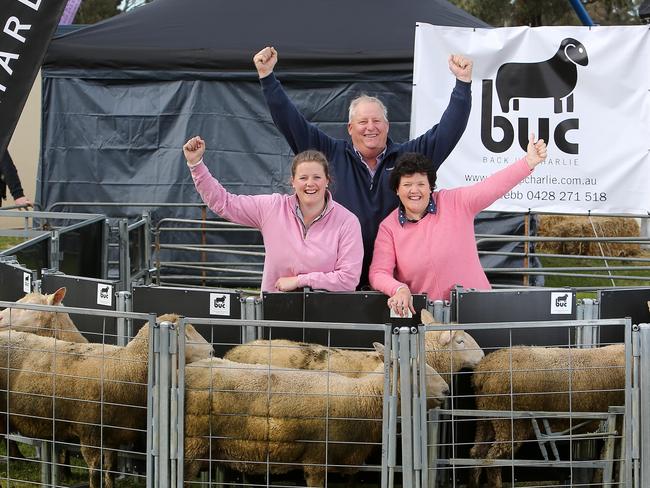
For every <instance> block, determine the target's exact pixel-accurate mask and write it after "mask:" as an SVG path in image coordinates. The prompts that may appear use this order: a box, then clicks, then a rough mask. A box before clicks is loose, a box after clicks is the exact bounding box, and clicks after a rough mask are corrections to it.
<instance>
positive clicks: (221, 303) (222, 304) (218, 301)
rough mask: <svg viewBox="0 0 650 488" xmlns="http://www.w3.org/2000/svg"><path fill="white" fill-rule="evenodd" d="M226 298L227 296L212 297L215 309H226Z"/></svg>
mask: <svg viewBox="0 0 650 488" xmlns="http://www.w3.org/2000/svg"><path fill="white" fill-rule="evenodd" d="M226 298H227V296H226V295H224V296H221V297H214V302H213V303H214V306H215V308H226Z"/></svg>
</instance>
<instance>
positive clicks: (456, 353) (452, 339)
mask: <svg viewBox="0 0 650 488" xmlns="http://www.w3.org/2000/svg"><path fill="white" fill-rule="evenodd" d="M420 320H421V321H422V323H423V324H424V325H439V326H441V327H442V326H444V325H443V324H440V323H438V322H436V321H435V320H434V318H433V315H431V313H430V312H429V311H427V310H424V309H423V310H422V312H421V313H420ZM425 349H426V355H427V363H428V364H429V365H430V366H432V367H434V368H437V370H438V371H442V372H445V373H446V372H454V371H460V370H461V369H463V368H466V369H474V368H475V367H476V365H477V364H478V363H479V362H480V361H481V359H483V357H484V356H485V353H484V352H483V349H481V347H480V346H479V345H478V343H477V342H476V341H475V340H474V338H473V337H472V336H471V335H470V334H469V333H467V332H465V331H464V330H442V329H441V330H432V331H427V332H426V336H425ZM450 354H451V357H449V355H450Z"/></svg>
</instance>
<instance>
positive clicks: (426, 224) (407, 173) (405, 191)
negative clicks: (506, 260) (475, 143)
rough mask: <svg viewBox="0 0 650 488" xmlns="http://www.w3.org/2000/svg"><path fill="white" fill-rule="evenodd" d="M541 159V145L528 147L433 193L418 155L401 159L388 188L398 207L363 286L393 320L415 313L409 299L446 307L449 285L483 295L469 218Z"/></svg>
mask: <svg viewBox="0 0 650 488" xmlns="http://www.w3.org/2000/svg"><path fill="white" fill-rule="evenodd" d="M544 159H546V144H545V143H544V141H543V140H542V139H540V140H538V141H537V142H534V135H533V134H531V138H530V140H529V142H528V151H527V154H526V156H525V157H523V158H522V159H520V160H519V161H517V162H515V163H513V164H511V165H510V166H508V167H507V168H505V169H502V170H501V171H498V172H496V173H494V174H493V175H491V176H490V177H488V178H486V179H485V180H483V181H481V182H480V183H476V184H475V185H471V186H464V187H460V188H454V189H451V190H440V191H433V190H434V187H435V182H436V173H435V171H434V170H433V167H432V165H431V162H430V161H429V160H428V159H427V158H426V157H425V156H422V155H421V154H417V153H407V154H404V155H402V156H401V157H400V158H399V160H398V161H397V162H396V164H395V169H394V170H393V173H392V175H391V181H390V184H391V188H392V189H393V190H394V191H395V193H397V196H398V197H399V200H400V204H399V206H398V208H397V209H395V210H394V211H393V212H391V213H390V214H389V215H388V217H386V218H385V219H384V221H383V222H382V223H381V225H380V226H379V232H378V234H377V239H376V240H375V251H374V254H373V259H372V264H371V265H370V285H371V286H372V287H373V288H375V289H376V290H379V291H381V292H383V293H385V294H386V295H388V296H389V297H390V298H388V306H389V308H391V310H393V311H394V312H395V313H397V314H398V315H400V316H405V315H407V312H408V310H409V309H410V311H411V312H412V313H415V310H414V309H413V304H412V300H411V292H415V293H426V294H427V297H428V298H429V299H430V300H447V299H449V295H450V292H451V289H452V288H453V287H454V285H456V284H461V285H463V286H464V287H465V288H476V289H479V290H488V289H490V282H489V281H488V279H487V277H486V276H485V272H484V271H483V268H482V267H481V263H480V261H479V258H478V250H477V248H476V241H475V236H474V217H475V216H476V214H477V213H479V212H480V211H482V210H484V209H485V208H487V207H489V206H490V205H491V204H492V203H493V202H494V201H496V200H497V199H498V198H500V197H502V196H503V195H505V194H506V193H507V192H508V191H510V190H511V189H512V188H513V187H515V186H516V185H517V184H518V183H520V182H521V180H523V179H524V178H525V177H526V176H528V175H529V174H530V173H531V171H533V169H534V168H535V167H536V166H537V165H538V164H539V163H540V162H542V161H543V160H544Z"/></svg>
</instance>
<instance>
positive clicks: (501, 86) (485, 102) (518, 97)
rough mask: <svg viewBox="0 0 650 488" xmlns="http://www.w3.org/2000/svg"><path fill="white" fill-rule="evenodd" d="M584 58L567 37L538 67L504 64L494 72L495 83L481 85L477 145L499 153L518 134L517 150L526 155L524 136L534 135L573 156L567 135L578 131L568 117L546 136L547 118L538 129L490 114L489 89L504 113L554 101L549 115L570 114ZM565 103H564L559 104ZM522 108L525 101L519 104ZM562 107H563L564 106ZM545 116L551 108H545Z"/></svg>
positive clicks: (574, 150) (577, 44)
mask: <svg viewBox="0 0 650 488" xmlns="http://www.w3.org/2000/svg"><path fill="white" fill-rule="evenodd" d="M588 63H589V58H588V56H587V50H586V48H585V47H584V46H583V45H582V43H581V42H580V41H578V40H576V39H573V38H572V37H567V38H565V39H563V40H562V41H561V42H560V46H559V47H558V49H557V51H556V52H555V54H554V55H553V56H551V57H550V58H549V59H546V60H544V61H538V62H529V63H523V62H507V63H504V64H502V65H501V66H500V67H499V69H498V70H497V73H496V77H495V80H494V81H493V80H490V79H486V80H483V85H482V90H483V91H482V103H481V142H482V143H483V145H484V146H485V148H486V149H488V150H490V151H491V152H495V153H503V152H505V151H507V150H508V149H510V147H511V146H512V143H513V142H514V139H515V129H516V130H517V131H518V134H517V136H518V137H517V139H518V142H519V145H520V146H521V147H522V148H523V150H524V151H525V150H526V146H527V144H528V134H529V133H530V132H535V133H537V134H538V135H539V137H540V138H542V139H544V140H545V141H550V140H551V138H552V140H554V142H555V145H556V146H557V148H558V149H559V150H560V151H562V152H565V153H567V154H578V144H576V143H572V142H569V138H567V133H568V132H569V131H572V130H577V129H578V128H579V125H580V123H579V120H578V118H576V117H569V118H566V119H565V120H561V121H560V122H559V123H558V124H557V126H556V127H555V128H554V130H553V131H551V127H550V118H549V117H540V118H539V119H538V120H537V127H535V125H534V124H530V123H529V120H528V119H527V118H525V117H519V118H518V119H517V120H516V122H511V121H510V120H508V119H507V118H506V117H504V116H502V115H495V116H494V117H493V115H492V110H493V107H492V100H493V86H495V87H496V95H497V99H498V106H499V108H500V109H501V112H503V113H504V114H512V115H515V114H514V113H516V112H519V106H520V102H521V101H522V100H525V99H546V98H551V99H553V113H554V114H569V113H572V112H573V110H574V104H575V102H574V95H573V94H574V91H575V88H576V86H577V84H578V71H579V70H578V68H579V67H580V66H587V64H588ZM563 101H564V104H563ZM524 103H525V102H524ZM511 105H512V111H511ZM563 105H564V106H563ZM549 112H550V107H549ZM495 128H496V129H501V131H502V133H503V137H502V138H501V140H495V139H494V138H493V134H492V130H493V129H495Z"/></svg>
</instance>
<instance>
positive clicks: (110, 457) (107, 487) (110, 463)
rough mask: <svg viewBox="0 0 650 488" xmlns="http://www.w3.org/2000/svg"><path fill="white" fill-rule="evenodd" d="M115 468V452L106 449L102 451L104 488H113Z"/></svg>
mask: <svg viewBox="0 0 650 488" xmlns="http://www.w3.org/2000/svg"><path fill="white" fill-rule="evenodd" d="M115 466H117V451H115V450H114V449H106V450H105V451H104V488H113V486H114V484H115V472H114V471H113V469H114V468H115Z"/></svg>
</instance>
